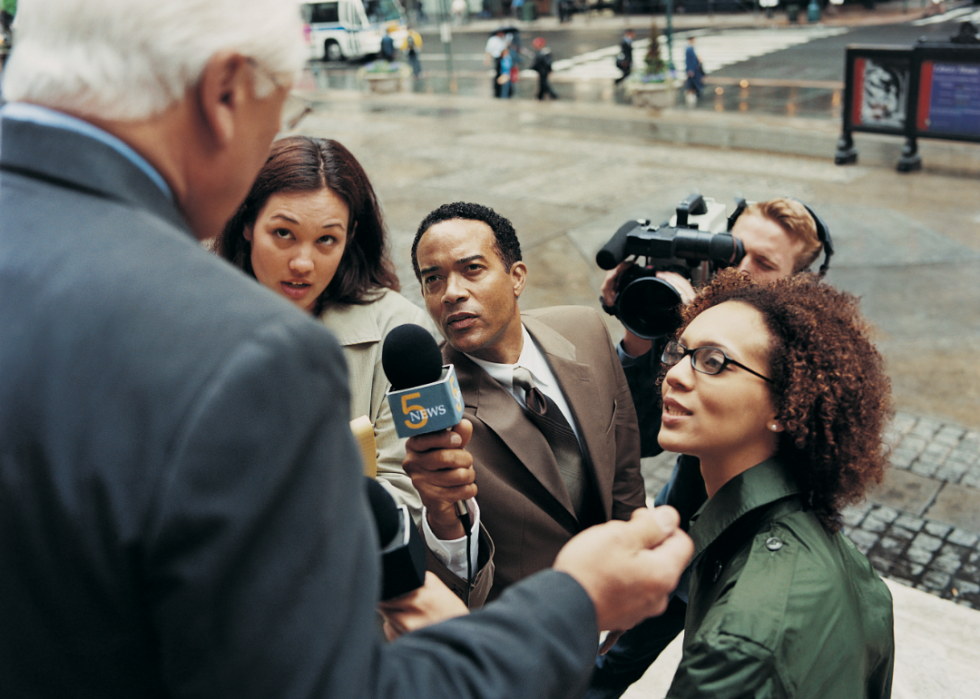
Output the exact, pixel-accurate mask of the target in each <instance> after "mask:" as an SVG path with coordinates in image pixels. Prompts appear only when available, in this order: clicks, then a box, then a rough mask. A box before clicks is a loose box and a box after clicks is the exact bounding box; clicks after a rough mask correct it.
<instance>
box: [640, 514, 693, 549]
mask: <svg viewBox="0 0 980 699" xmlns="http://www.w3.org/2000/svg"><path fill="white" fill-rule="evenodd" d="M680 521H681V518H680V515H679V514H677V510H675V509H674V508H673V507H671V506H669V505H664V506H662V507H657V508H654V509H652V510H648V509H647V508H645V507H642V508H640V509H638V510H634V511H633V514H632V516H631V517H630V525H636V530H635V531H636V534H637V536H638V537H639V539H640V545H641V546H642V547H643V548H647V549H652V548H655V547H656V546H657V545H658V544H660V543H661V542H663V541H664V539H666V538H667V537H668V536H670V535H671V534H672V533H673V532H674V531H675V530H676V529H677V527H678V525H679V524H680Z"/></svg>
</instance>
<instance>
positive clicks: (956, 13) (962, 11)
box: [910, 7, 980, 27]
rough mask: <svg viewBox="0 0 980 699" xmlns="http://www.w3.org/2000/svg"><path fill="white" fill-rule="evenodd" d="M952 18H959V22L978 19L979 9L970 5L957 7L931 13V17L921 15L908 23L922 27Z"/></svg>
mask: <svg viewBox="0 0 980 699" xmlns="http://www.w3.org/2000/svg"><path fill="white" fill-rule="evenodd" d="M964 15H969V17H966V16H964ZM954 19H959V21H961V22H976V21H980V10H974V9H973V8H972V7H958V8H956V9H955V10H950V11H949V12H944V13H943V14H941V15H933V16H932V17H923V18H922V19H917V20H915V21H913V22H910V24H911V25H912V26H913V27H924V26H926V25H927V24H940V23H942V22H951V21H953V20H954Z"/></svg>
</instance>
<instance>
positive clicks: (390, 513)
mask: <svg viewBox="0 0 980 699" xmlns="http://www.w3.org/2000/svg"><path fill="white" fill-rule="evenodd" d="M364 481H365V484H366V486H367V495H368V503H369V504H370V505H371V513H372V514H373V515H374V523H375V525H376V526H377V528H378V539H380V540H381V599H382V600H390V599H394V598H396V597H401V596H402V595H404V594H405V593H407V592H411V591H412V590H417V589H418V588H420V587H422V585H423V584H425V555H426V548H425V543H424V542H423V541H422V535H421V534H419V531H418V529H416V528H415V524H414V523H413V522H412V516H411V514H410V513H409V511H408V507H406V506H405V505H398V504H396V503H395V499H394V498H393V497H391V494H390V493H388V491H387V490H385V489H384V488H383V487H382V486H381V484H380V483H378V482H377V481H375V480H374V479H373V478H367V477H365V479H364Z"/></svg>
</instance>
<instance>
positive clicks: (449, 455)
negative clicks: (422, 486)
mask: <svg viewBox="0 0 980 699" xmlns="http://www.w3.org/2000/svg"><path fill="white" fill-rule="evenodd" d="M472 465H473V455H472V454H470V453H469V452H468V451H465V450H464V449H436V450H434V451H429V452H425V453H418V452H407V453H406V454H405V458H404V459H403V460H402V466H403V467H404V468H405V470H406V471H408V470H409V469H413V470H416V471H442V470H445V469H468V468H470V467H471V466H472Z"/></svg>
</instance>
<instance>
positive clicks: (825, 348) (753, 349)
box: [660, 270, 894, 699]
mask: <svg viewBox="0 0 980 699" xmlns="http://www.w3.org/2000/svg"><path fill="white" fill-rule="evenodd" d="M683 316H684V322H683V325H682V327H681V328H680V330H679V331H678V334H677V339H676V340H675V341H672V342H669V343H668V344H667V347H666V350H665V351H664V355H663V363H664V365H665V367H666V373H665V374H664V376H663V378H662V384H661V389H662V393H663V424H662V426H661V429H660V444H661V445H662V446H663V447H664V448H665V449H667V450H670V451H673V452H678V453H683V454H691V455H693V456H696V457H698V458H699V459H700V463H701V474H702V476H703V478H704V484H705V487H706V489H707V492H708V496H709V500H708V502H707V503H706V504H705V505H704V506H703V507H702V508H701V510H700V511H699V512H698V513H697V514H696V515H695V516H694V517H693V518H692V520H691V527H690V535H691V537H692V539H693V540H694V543H695V557H694V560H693V562H692V564H691V570H692V573H691V580H690V586H689V588H688V595H689V601H688V608H687V617H686V620H685V635H684V653H683V657H682V659H681V662H680V666H679V668H678V670H677V674H676V675H675V677H674V680H673V683H672V685H671V688H670V692H669V693H668V696H669V697H712V698H713V699H719V698H722V697H887V696H889V695H890V691H891V679H892V667H893V662H894V637H893V631H892V603H891V595H890V594H889V592H888V589H887V587H886V586H885V584H884V583H883V582H882V581H881V579H880V578H879V577H878V575H877V574H876V573H875V572H874V570H873V569H872V567H871V565H870V563H869V562H868V560H867V559H866V558H865V557H864V556H863V555H862V554H861V553H859V552H858V551H857V549H855V547H854V545H853V544H851V543H850V541H848V540H847V539H846V538H845V537H844V535H843V534H842V533H841V531H840V530H841V509H842V508H843V507H845V506H846V505H848V504H851V503H854V502H857V501H859V500H861V499H862V498H863V496H864V494H865V491H866V490H867V488H868V487H869V486H870V485H871V484H872V483H876V482H880V481H881V478H882V475H883V472H884V468H885V465H886V463H887V458H886V455H885V453H884V450H883V447H882V430H883V428H884V426H885V422H886V420H887V418H888V416H889V411H890V405H891V404H890V388H889V382H888V379H887V378H886V376H885V374H884V371H883V368H882V360H881V357H880V355H879V354H878V352H877V350H876V349H875V347H874V345H873V344H872V342H871V339H870V335H871V330H870V327H869V326H868V324H867V323H866V322H865V321H864V320H863V319H862V317H861V315H860V313H859V311H858V305H857V300H856V299H855V298H854V297H853V296H850V295H849V294H846V293H843V292H839V291H836V290H834V289H833V288H832V287H829V286H826V285H824V284H821V283H820V282H819V280H818V278H817V277H815V276H814V275H810V274H803V275H797V276H794V277H791V278H788V279H783V280H780V281H776V282H772V283H770V284H767V285H756V284H753V283H752V282H751V281H750V280H749V279H748V277H747V276H745V275H743V274H739V273H738V272H735V271H734V270H726V271H724V272H723V273H721V274H719V275H718V277H717V278H716V279H715V281H714V282H713V283H712V284H711V285H710V286H708V287H707V288H706V289H705V290H704V291H703V293H702V294H701V295H699V296H698V297H697V299H696V300H695V301H694V302H693V303H692V304H690V305H689V306H687V307H685V308H684V310H683Z"/></svg>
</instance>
